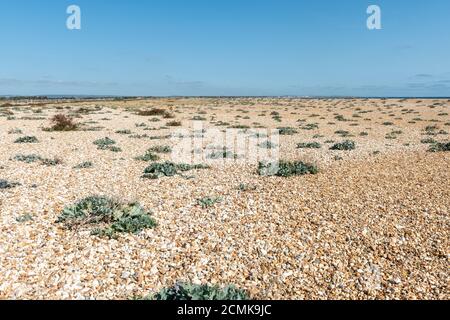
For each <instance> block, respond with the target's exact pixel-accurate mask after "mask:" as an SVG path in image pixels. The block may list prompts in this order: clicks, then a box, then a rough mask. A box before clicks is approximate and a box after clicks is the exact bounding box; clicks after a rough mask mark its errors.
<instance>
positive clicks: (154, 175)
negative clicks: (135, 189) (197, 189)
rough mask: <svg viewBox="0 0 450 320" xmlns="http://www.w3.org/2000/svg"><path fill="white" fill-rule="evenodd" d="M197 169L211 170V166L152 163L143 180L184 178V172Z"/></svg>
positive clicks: (146, 169) (145, 171)
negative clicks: (178, 176)
mask: <svg viewBox="0 0 450 320" xmlns="http://www.w3.org/2000/svg"><path fill="white" fill-rule="evenodd" d="M197 169H209V166H207V165H204V164H198V165H190V164H184V163H181V164H175V163H173V162H169V161H166V162H163V163H152V164H151V165H149V166H148V167H147V168H145V170H144V175H143V176H142V177H143V178H147V179H158V178H161V177H173V176H175V175H180V176H182V173H183V172H186V171H190V170H197Z"/></svg>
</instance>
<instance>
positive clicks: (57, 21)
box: [0, 0, 450, 96]
mask: <svg viewBox="0 0 450 320" xmlns="http://www.w3.org/2000/svg"><path fill="white" fill-rule="evenodd" d="M71 4H76V5H79V6H80V7H81V11H82V29H81V30H72V31H71V30H68V29H67V28H66V19H67V17H68V14H66V8H67V7H68V6H69V5H71ZM370 4H376V5H379V6H380V7H381V10H382V27H383V29H382V30H374V31H370V30H368V29H367V27H366V19H367V17H368V15H367V14H366V9H367V7H368V6H369V5H370ZM0 40H1V44H2V46H1V48H2V49H1V50H0V95H9V94H13V95H35V94H94V95H163V96H165V95H355V96H450V58H449V57H450V1H448V0H428V1H422V0H417V1H407V0H385V1H382V0H373V1H365V0H345V1H336V0H303V1H302V0H292V1H288V0H226V1H225V0H220V1H219V0H189V1H187V0H154V1H153V0H148V1H142V0H128V1H125V0H71V1H66V0H40V1H29V0H0Z"/></svg>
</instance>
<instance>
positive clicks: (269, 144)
mask: <svg viewBox="0 0 450 320" xmlns="http://www.w3.org/2000/svg"><path fill="white" fill-rule="evenodd" d="M277 146H278V145H277V144H276V143H273V142H271V141H269V140H267V141H264V142H261V143H260V144H258V147H260V148H265V149H275V148H276V147H277Z"/></svg>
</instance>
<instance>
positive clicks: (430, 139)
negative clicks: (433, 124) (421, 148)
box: [420, 138, 437, 144]
mask: <svg viewBox="0 0 450 320" xmlns="http://www.w3.org/2000/svg"><path fill="white" fill-rule="evenodd" d="M436 142H437V141H436V140H434V139H433V138H425V139H422V140H420V143H423V144H432V143H436Z"/></svg>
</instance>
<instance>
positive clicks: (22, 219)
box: [16, 213, 34, 223]
mask: <svg viewBox="0 0 450 320" xmlns="http://www.w3.org/2000/svg"><path fill="white" fill-rule="evenodd" d="M33 220H34V219H33V216H32V215H31V214H29V213H26V214H24V215H22V216H20V217H17V218H16V221H17V222H19V223H25V222H29V221H33Z"/></svg>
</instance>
